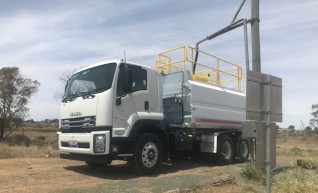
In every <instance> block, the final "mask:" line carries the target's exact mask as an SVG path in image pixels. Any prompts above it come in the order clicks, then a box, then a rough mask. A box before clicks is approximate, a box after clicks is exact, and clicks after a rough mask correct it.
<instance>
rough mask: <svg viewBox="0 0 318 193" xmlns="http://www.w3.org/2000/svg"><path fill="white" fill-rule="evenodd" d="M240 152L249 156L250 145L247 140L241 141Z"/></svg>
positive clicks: (244, 155)
mask: <svg viewBox="0 0 318 193" xmlns="http://www.w3.org/2000/svg"><path fill="white" fill-rule="evenodd" d="M240 154H241V156H242V157H247V155H248V145H247V142H246V141H242V142H241V143H240Z"/></svg>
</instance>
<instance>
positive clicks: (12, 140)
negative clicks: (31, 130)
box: [5, 134, 32, 147]
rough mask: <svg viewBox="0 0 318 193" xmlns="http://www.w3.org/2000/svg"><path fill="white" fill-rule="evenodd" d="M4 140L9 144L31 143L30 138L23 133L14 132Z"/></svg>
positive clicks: (26, 144)
mask: <svg viewBox="0 0 318 193" xmlns="http://www.w3.org/2000/svg"><path fill="white" fill-rule="evenodd" d="M5 142H6V143H7V144H9V145H10V146H14V145H24V146H27V147H29V146H30V145H31V143H32V141H31V139H30V138H29V137H27V136H25V135H21V134H15V135H12V136H10V137H8V138H7V139H6V140H5Z"/></svg>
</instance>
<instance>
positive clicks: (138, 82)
mask: <svg viewBox="0 0 318 193" xmlns="http://www.w3.org/2000/svg"><path fill="white" fill-rule="evenodd" d="M131 72H132V77H131V79H132V91H133V92H136V91H139V90H147V71H146V70H143V69H140V68H131Z"/></svg>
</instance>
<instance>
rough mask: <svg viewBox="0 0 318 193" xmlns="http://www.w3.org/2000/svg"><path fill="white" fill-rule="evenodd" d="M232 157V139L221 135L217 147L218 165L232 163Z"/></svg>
mask: <svg viewBox="0 0 318 193" xmlns="http://www.w3.org/2000/svg"><path fill="white" fill-rule="evenodd" d="M233 155H234V149H233V141H232V139H231V138H230V137H229V136H227V135H221V136H220V139H219V141H218V146H217V153H216V159H217V160H216V161H217V162H218V163H219V164H220V165H229V164H231V163H232V160H233Z"/></svg>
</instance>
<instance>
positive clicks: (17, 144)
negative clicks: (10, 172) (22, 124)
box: [0, 128, 58, 159]
mask: <svg viewBox="0 0 318 193" xmlns="http://www.w3.org/2000/svg"><path fill="white" fill-rule="evenodd" d="M56 131H57V128H41V129H37V128H24V130H20V131H18V132H16V133H14V134H13V135H11V136H10V137H9V138H8V139H6V140H5V141H3V142H2V143H0V159H12V158H33V157H51V156H53V157H55V156H57V155H58V151H57V141H56V140H57V137H56Z"/></svg>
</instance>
